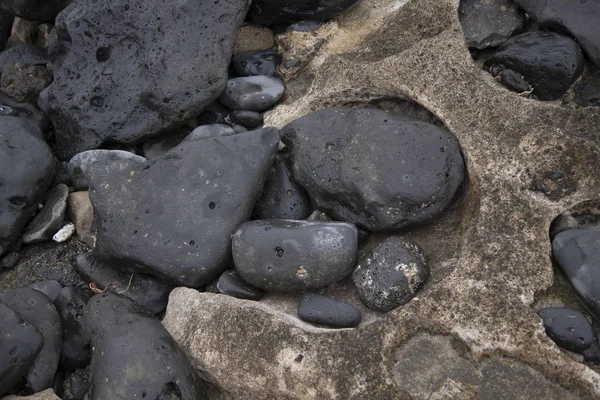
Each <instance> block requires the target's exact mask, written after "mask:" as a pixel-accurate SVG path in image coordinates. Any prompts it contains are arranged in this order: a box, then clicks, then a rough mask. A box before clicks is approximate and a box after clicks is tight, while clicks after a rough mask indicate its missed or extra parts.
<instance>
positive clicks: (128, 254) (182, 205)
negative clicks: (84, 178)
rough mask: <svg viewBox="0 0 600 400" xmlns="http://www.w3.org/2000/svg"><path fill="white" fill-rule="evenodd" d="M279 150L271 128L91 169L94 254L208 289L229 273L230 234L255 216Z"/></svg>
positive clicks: (119, 265)
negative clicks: (265, 181) (210, 283)
mask: <svg viewBox="0 0 600 400" xmlns="http://www.w3.org/2000/svg"><path fill="white" fill-rule="evenodd" d="M278 143H279V138H278V131H277V129H273V128H269V129H262V130H258V131H253V132H246V133H240V134H237V135H231V136H220V137H215V138H212V139H204V140H196V141H187V142H184V143H182V144H180V145H179V146H178V147H176V148H174V149H172V150H171V151H170V152H169V153H167V154H166V155H165V156H164V157H159V158H155V159H153V160H150V161H148V162H147V163H146V164H138V163H135V162H129V163H128V164H124V165H115V164H110V165H104V166H103V167H102V168H94V170H93V172H92V175H91V176H90V184H91V185H90V188H91V190H90V199H91V201H92V204H93V205H94V212H95V222H96V242H95V248H94V253H95V255H96V256H98V257H99V258H100V259H101V260H103V261H106V262H107V263H108V264H110V265H111V266H113V267H115V268H123V269H125V270H127V271H128V272H140V273H144V274H149V275H153V276H156V277H159V278H161V279H163V280H165V281H167V282H169V283H172V284H178V285H184V286H190V287H200V286H204V285H206V284H207V283H209V282H210V281H212V280H213V279H215V278H216V277H217V276H219V275H220V274H221V272H223V271H224V270H225V269H226V267H227V263H228V262H229V261H230V259H231V235H232V234H233V233H234V232H235V230H236V229H237V227H238V226H239V224H241V223H242V222H244V221H246V220H248V218H249V217H250V214H251V212H252V208H253V206H254V202H255V201H256V198H257V197H258V195H259V194H260V190H261V188H262V185H263V182H264V179H265V177H266V174H267V172H268V169H269V167H270V166H271V164H272V163H273V158H274V155H275V151H276V149H277V146H278ZM175 193H176V195H175ZM165 204H168V205H169V206H168V207H165ZM174 260H177V261H176V262H177V264H176V265H177V267H176V268H175V267H174V264H173V263H174V262H175V261H174Z"/></svg>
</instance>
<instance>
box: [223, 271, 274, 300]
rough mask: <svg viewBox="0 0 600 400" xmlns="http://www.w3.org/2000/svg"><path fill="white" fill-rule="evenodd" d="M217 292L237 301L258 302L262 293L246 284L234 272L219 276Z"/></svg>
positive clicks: (226, 272)
mask: <svg viewBox="0 0 600 400" xmlns="http://www.w3.org/2000/svg"><path fill="white" fill-rule="evenodd" d="M216 286H217V291H218V292H219V293H223V294H226V295H229V296H233V297H237V298H238V299H247V300H260V299H261V298H262V297H263V296H264V293H263V291H262V290H260V289H257V288H255V287H253V286H251V285H249V284H247V283H246V282H244V280H243V279H242V278H240V276H239V275H238V273H237V272H236V271H234V270H228V271H225V272H223V273H222V274H221V276H220V277H219V279H218V280H217V285H216Z"/></svg>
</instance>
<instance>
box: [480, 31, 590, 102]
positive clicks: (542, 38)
mask: <svg viewBox="0 0 600 400" xmlns="http://www.w3.org/2000/svg"><path fill="white" fill-rule="evenodd" d="M584 65H585V64H584V58H583V52H582V51H581V49H580V48H579V45H578V44H577V43H576V42H575V41H574V40H573V39H571V38H569V37H567V36H564V35H561V34H558V33H554V32H542V31H533V32H527V33H523V34H521V35H518V36H515V37H513V38H511V39H509V40H507V41H506V42H504V44H502V46H500V47H499V48H498V51H497V52H496V53H495V54H494V55H493V56H492V57H490V58H489V59H487V60H486V61H485V63H484V67H486V68H488V69H489V70H490V71H491V73H492V75H494V76H496V75H497V74H498V73H500V71H503V70H506V69H510V70H513V71H515V72H517V73H518V74H520V75H522V76H523V78H524V80H525V81H527V82H528V83H529V85H531V87H533V93H534V94H535V95H536V96H537V98H538V99H540V100H555V99H557V98H559V97H560V96H562V95H563V94H565V92H566V91H567V90H568V89H569V87H571V84H573V82H575V80H576V79H577V78H578V77H579V75H581V73H582V72H583V67H584Z"/></svg>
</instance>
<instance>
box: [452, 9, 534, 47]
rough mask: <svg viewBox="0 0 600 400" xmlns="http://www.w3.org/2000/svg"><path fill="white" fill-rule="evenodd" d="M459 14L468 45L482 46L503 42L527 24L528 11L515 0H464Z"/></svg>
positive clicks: (494, 45)
mask: <svg viewBox="0 0 600 400" xmlns="http://www.w3.org/2000/svg"><path fill="white" fill-rule="evenodd" d="M458 17H459V19H460V23H461V25H462V28H463V31H464V32H465V38H466V39H467V45H468V46H469V47H471V48H475V49H479V50H481V49H485V48H488V47H496V46H498V45H501V44H502V43H504V41H506V39H508V38H509V37H511V36H512V35H513V34H514V33H516V32H518V31H520V30H521V29H523V26H524V25H525V13H524V12H523V11H522V10H520V9H519V7H518V6H517V5H516V4H515V3H514V2H513V1H512V0H485V1H482V0H462V1H461V2H460V7H459V9H458Z"/></svg>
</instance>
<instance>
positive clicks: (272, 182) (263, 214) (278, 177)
mask: <svg viewBox="0 0 600 400" xmlns="http://www.w3.org/2000/svg"><path fill="white" fill-rule="evenodd" d="M310 213H311V206H310V200H309V199H308V196H307V194H306V191H305V190H304V188H302V186H300V185H298V184H297V183H296V182H294V179H293V178H292V172H291V170H290V164H289V154H288V153H287V152H279V153H277V155H276V156H275V162H274V163H273V166H272V167H271V170H270V171H269V175H267V180H266V181H265V185H264V187H263V191H262V193H261V195H260V197H259V198H258V200H256V205H255V206H254V211H253V215H254V217H255V218H256V219H306V218H308V216H309V215H310Z"/></svg>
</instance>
